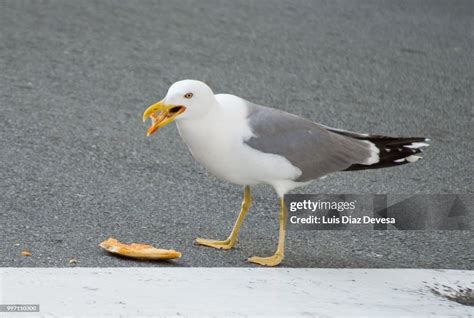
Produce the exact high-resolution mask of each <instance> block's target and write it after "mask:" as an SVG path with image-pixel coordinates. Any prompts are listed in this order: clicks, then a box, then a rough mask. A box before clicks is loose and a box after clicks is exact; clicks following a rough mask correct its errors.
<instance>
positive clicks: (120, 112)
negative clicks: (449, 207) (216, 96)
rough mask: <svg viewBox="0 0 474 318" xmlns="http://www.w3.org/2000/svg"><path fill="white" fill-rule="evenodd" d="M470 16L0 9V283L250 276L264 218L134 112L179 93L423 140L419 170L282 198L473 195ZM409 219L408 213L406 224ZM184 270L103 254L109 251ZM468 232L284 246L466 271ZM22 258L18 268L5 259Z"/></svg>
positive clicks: (460, 7)
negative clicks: (210, 241) (49, 274)
mask: <svg viewBox="0 0 474 318" xmlns="http://www.w3.org/2000/svg"><path fill="white" fill-rule="evenodd" d="M473 11H474V3H473V2H472V1H447V0H446V1H349V0H347V1H303V0H301V1H276V0H275V1H191V0H188V1H184V0H180V1H16V0H15V1H14V0H10V1H5V0H4V1H0V266H37V267H54V266H71V264H70V263H69V260H70V259H72V258H74V259H76V260H77V261H78V263H74V264H75V266H254V265H251V264H247V263H246V262H245V259H246V258H247V257H249V256H251V255H261V256H264V255H269V254H271V253H273V251H274V249H275V247H276V243H277V227H278V225H277V211H278V202H277V198H276V195H275V194H274V192H273V191H272V189H270V188H268V187H264V186H260V187H256V188H255V190H254V206H253V207H252V209H251V211H250V213H249V215H248V218H247V220H246V222H245V223H244V225H243V228H242V231H241V237H240V242H239V245H238V248H237V249H235V250H231V251H217V250H214V249H210V248H205V247H198V246H194V245H193V239H194V238H195V237H197V236H201V237H209V238H224V237H226V236H227V235H228V233H229V231H230V229H231V227H232V224H233V222H234V220H235V217H236V215H237V212H238V209H239V207H240V202H241V197H242V193H241V192H242V189H241V188H240V187H239V186H235V185H232V184H228V183H226V182H223V181H220V180H218V179H216V178H215V177H213V176H211V175H209V174H208V173H207V172H206V171H205V170H204V169H203V168H202V167H200V166H199V165H198V164H197V163H196V162H195V161H194V160H193V159H192V157H191V155H190V154H189V152H188V150H187V148H186V146H185V145H184V144H183V143H182V141H181V138H180V137H179V135H178V132H177V130H176V128H175V127H174V125H170V126H169V127H166V128H165V129H163V130H162V131H160V132H159V133H157V134H156V135H153V136H152V137H150V138H147V137H146V136H145V133H146V128H147V124H143V123H142V121H141V115H142V112H143V110H144V109H145V108H146V107H147V106H149V105H150V104H151V103H153V102H156V101H157V100H160V99H161V98H162V97H163V96H164V95H165V94H166V91H167V88H168V87H169V86H170V85H171V84H172V83H173V82H175V81H177V80H181V79H186V78H192V79H199V80H202V81H205V82H206V83H208V84H209V85H210V86H211V87H212V88H213V89H214V91H215V92H216V93H232V94H236V95H239V96H241V97H244V98H246V99H248V100H250V101H252V102H255V103H258V104H263V105H270V106H274V107H277V108H280V109H283V110H286V111H289V112H292V113H294V114H297V115H300V116H304V117H306V118H310V119H312V120H314V121H316V122H321V123H324V124H326V125H329V126H333V127H337V128H344V129H349V130H353V131H360V132H367V133H380V134H387V135H401V136H426V137H429V138H431V139H432V142H431V147H430V148H429V149H428V150H427V151H426V152H425V158H424V160H422V161H420V162H417V163H416V164H410V165H405V166H402V167H397V168H392V169H382V170H377V171H361V172H350V173H349V172H348V173H339V174H334V175H331V176H330V177H328V178H327V179H325V180H323V181H321V182H317V183H314V184H313V185H311V186H308V187H306V188H301V189H298V190H297V191H295V193H391V194H414V193H429V194H437V193H456V194H457V193H462V194H466V193H467V194H472V193H473V187H472V180H473V170H472V169H473V168H472V167H473V165H472V160H473V153H474V152H473V144H474V143H473V128H472V115H473V114H472V101H473V93H472V87H473V85H474V83H473V82H474V81H473V75H474V67H473V64H472V57H473V52H474V50H473V49H474V48H473V46H474V41H473V31H472V30H473V29H472V13H473ZM414 212H416V211H414ZM110 236H113V237H116V238H117V239H119V240H122V241H126V242H127V241H128V242H147V243H151V244H154V245H157V246H159V247H162V248H174V249H177V250H180V251H181V252H182V253H183V258H182V259H180V260H178V261H176V262H173V261H171V262H161V263H160V262H155V263H152V262H138V261H133V260H128V259H123V258H117V257H113V256H110V255H108V254H106V253H105V252H104V251H102V250H101V249H100V248H99V247H98V244H99V243H100V242H101V241H102V240H104V239H106V238H108V237H110ZM473 242H474V235H473V232H470V231H361V232H345V231H301V232H298V231H292V232H290V233H289V234H288V239H287V257H286V259H285V261H284V264H283V265H282V266H288V267H402V268H405V267H413V268H418V267H420V268H450V269H474V251H473ZM24 249H28V250H29V251H31V253H32V255H31V256H29V257H25V256H21V251H22V250H24Z"/></svg>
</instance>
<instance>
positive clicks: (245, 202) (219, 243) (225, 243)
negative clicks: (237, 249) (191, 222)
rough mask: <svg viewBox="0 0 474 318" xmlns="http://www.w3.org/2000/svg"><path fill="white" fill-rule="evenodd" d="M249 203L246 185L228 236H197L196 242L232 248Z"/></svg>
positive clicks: (250, 197)
mask: <svg viewBox="0 0 474 318" xmlns="http://www.w3.org/2000/svg"><path fill="white" fill-rule="evenodd" d="M251 203H252V195H251V194H250V187H249V186H246V187H245V189H244V200H243V201H242V208H241V209H240V213H239V217H238V218H237V220H236V221H235V224H234V227H233V228H232V232H231V233H230V235H229V237H228V238H227V239H226V240H224V241H217V240H208V239H203V238H197V239H196V243H197V244H199V245H205V246H209V247H214V248H217V249H224V250H228V249H231V248H233V247H234V246H235V244H237V237H238V235H239V231H240V226H241V225H242V222H243V221H244V218H245V215H246V214H247V212H248V210H249V208H250V205H251Z"/></svg>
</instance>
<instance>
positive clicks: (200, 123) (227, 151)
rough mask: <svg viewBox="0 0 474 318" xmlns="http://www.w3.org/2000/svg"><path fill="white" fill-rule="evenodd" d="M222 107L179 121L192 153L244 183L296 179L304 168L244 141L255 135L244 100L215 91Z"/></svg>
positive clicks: (218, 173) (222, 174)
mask: <svg viewBox="0 0 474 318" xmlns="http://www.w3.org/2000/svg"><path fill="white" fill-rule="evenodd" d="M216 99H217V101H218V102H219V107H217V109H216V110H215V111H212V112H209V113H208V114H206V115H205V116H203V117H200V118H198V119H187V120H178V121H176V124H177V127H178V130H179V133H180V135H181V137H182V138H183V140H184V142H185V143H186V144H187V146H188V148H189V150H190V151H191V154H192V155H193V157H194V158H195V159H196V160H197V161H198V162H200V163H201V164H202V165H203V166H204V167H205V168H206V169H208V170H209V171H210V172H211V173H213V174H214V175H216V176H217V177H219V178H222V179H224V180H227V181H229V182H232V183H236V184H241V185H253V184H258V183H267V184H273V183H274V182H275V181H276V180H294V179H295V178H297V177H298V176H299V175H300V174H301V170H300V169H298V168H296V167H295V166H293V165H292V164H291V163H290V162H289V161H288V160H287V159H286V158H284V157H282V156H279V155H274V154H266V153H263V152H260V151H258V150H255V149H253V148H251V147H249V146H248V145H247V144H245V143H244V141H245V140H248V139H249V138H250V137H252V131H251V129H250V127H249V125H248V123H247V119H246V117H247V106H246V104H245V101H244V100H242V99H241V98H239V97H237V96H233V95H224V94H220V95H216Z"/></svg>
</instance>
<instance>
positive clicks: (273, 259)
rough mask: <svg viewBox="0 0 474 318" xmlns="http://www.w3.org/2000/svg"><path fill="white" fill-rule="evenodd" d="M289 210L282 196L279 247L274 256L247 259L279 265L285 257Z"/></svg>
mask: <svg viewBox="0 0 474 318" xmlns="http://www.w3.org/2000/svg"><path fill="white" fill-rule="evenodd" d="M287 213H288V211H287V210H286V205H285V200H284V199H283V198H280V216H279V219H280V230H279V232H278V235H279V237H278V247H277V250H276V252H275V254H273V255H272V256H269V257H259V256H252V257H250V258H249V259H248V260H247V261H249V262H252V263H256V264H259V265H263V266H277V265H278V264H280V263H281V261H283V258H284V257H285V234H286V218H287Z"/></svg>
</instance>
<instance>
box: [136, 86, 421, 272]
mask: <svg viewBox="0 0 474 318" xmlns="http://www.w3.org/2000/svg"><path fill="white" fill-rule="evenodd" d="M149 118H151V120H152V124H151V126H150V127H149V128H148V131H147V136H150V135H152V134H153V133H155V132H156V131H158V130H159V129H161V128H163V127H164V126H166V125H168V124H169V123H171V122H173V121H174V122H175V123H176V126H177V128H178V131H179V134H180V135H181V137H182V139H183V141H184V142H185V143H186V145H187V146H188V148H189V151H190V152H191V154H192V156H193V157H194V159H195V160H196V161H198V162H199V163H200V164H201V165H202V166H204V167H205V168H206V169H207V170H208V171H209V172H211V173H212V174H214V175H215V176H217V177H218V178H220V179H223V180H225V181H228V182H231V183H234V184H237V185H241V186H243V188H244V195H243V202H242V206H241V209H240V213H239V215H238V217H237V220H236V221H235V224H234V226H233V228H232V231H231V233H230V235H229V236H228V238H227V239H225V240H222V241H220V240H211V239H204V238H197V239H196V243H197V244H198V245H204V246H208V247H213V248H217V249H225V250H226V249H231V248H233V247H235V245H236V243H237V237H238V234H239V230H240V227H241V225H242V222H243V221H244V218H245V216H246V214H247V212H248V210H249V208H250V205H251V202H252V196H251V191H250V188H251V187H252V186H254V185H257V184H266V185H270V186H272V187H273V189H274V190H275V192H276V193H277V195H278V199H279V205H280V211H279V239H278V245H277V248H276V251H275V254H274V255H272V256H269V257H260V256H253V257H250V258H249V259H248V261H249V262H252V263H256V264H259V265H263V266H276V265H279V264H280V263H281V262H282V260H283V258H284V250H285V234H286V224H287V208H286V206H285V201H284V196H285V194H286V193H288V192H289V191H291V190H293V189H295V188H298V187H302V186H306V185H308V184H310V183H311V182H313V181H315V180H318V179H321V178H323V177H324V176H326V175H328V174H330V173H333V172H338V171H353V170H362V169H378V168H385V167H394V166H400V165H405V164H407V163H412V162H416V161H418V160H419V159H420V158H421V156H419V155H418V154H419V153H421V148H423V147H426V146H428V143H427V142H428V141H429V139H426V138H422V137H407V138H398V137H387V136H382V135H369V134H361V133H355V132H351V131H346V130H340V129H335V128H330V127H327V126H324V125H322V124H318V123H315V122H313V121H310V120H308V119H305V118H301V117H298V116H296V115H293V114H290V113H287V112H284V111H282V110H278V109H275V108H271V107H266V106H261V105H257V104H254V103H251V102H249V101H247V100H245V99H243V98H240V97H238V96H235V95H230V94H214V93H213V91H212V90H211V88H210V87H209V86H208V85H206V84H205V83H203V82H201V81H197V80H182V81H178V82H176V83H174V84H173V85H171V87H170V88H169V89H168V92H167V94H166V96H165V98H164V99H163V100H161V101H159V102H157V103H155V104H153V105H151V106H150V107H148V108H147V109H146V110H145V112H144V113H143V121H146V120H147V119H149Z"/></svg>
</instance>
